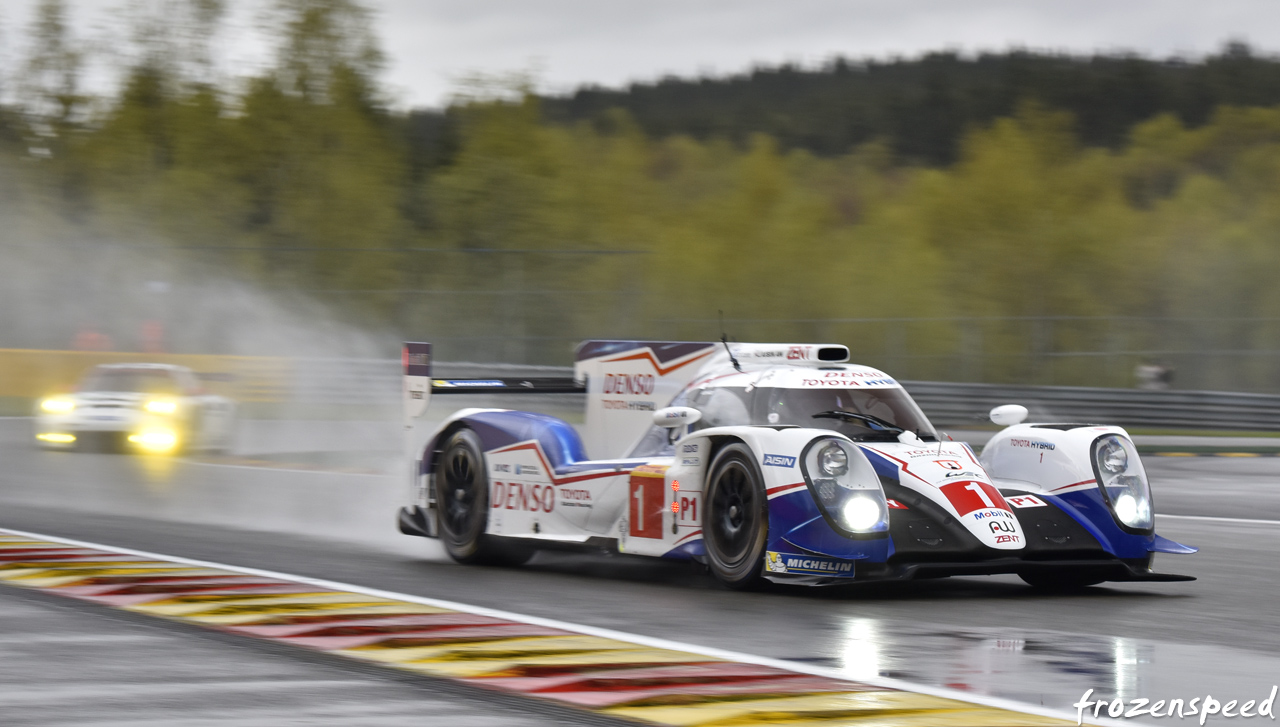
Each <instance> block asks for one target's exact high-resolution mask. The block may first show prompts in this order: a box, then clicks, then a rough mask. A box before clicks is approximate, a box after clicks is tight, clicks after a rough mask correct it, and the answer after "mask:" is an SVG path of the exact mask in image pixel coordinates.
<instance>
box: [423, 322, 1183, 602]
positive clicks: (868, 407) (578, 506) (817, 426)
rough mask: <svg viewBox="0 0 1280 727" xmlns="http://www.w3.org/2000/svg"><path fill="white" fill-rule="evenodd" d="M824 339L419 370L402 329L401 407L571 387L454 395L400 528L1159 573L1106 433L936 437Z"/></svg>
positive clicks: (744, 566)
mask: <svg viewBox="0 0 1280 727" xmlns="http://www.w3.org/2000/svg"><path fill="white" fill-rule="evenodd" d="M848 359H849V351H848V349H847V348H846V347H845V346H841V345H826V344H824V345H809V344H737V343H686V342H642V341H587V342H585V343H583V344H581V345H580V346H579V347H578V350H577V361H576V365H575V376H574V380H573V381H572V382H570V381H556V380H537V379H530V380H506V379H492V380H463V381H458V380H452V381H446V380H435V379H432V378H431V372H430V345H429V344H418V343H411V344H406V348H405V359H404V360H405V374H406V376H405V385H404V395H405V401H406V416H407V421H408V423H409V424H410V425H411V424H412V421H413V419H414V418H416V417H417V416H419V415H421V413H422V412H423V411H425V410H426V408H427V406H428V404H429V402H430V401H431V399H432V396H433V394H435V395H438V394H441V393H446V392H447V393H456V392H463V391H469V392H473V393H474V392H476V391H479V390H483V391H485V392H487V393H500V392H520V393H529V392H538V391H556V392H563V391H582V392H584V393H585V395H586V419H585V424H584V425H583V427H582V431H581V433H580V432H579V431H578V430H577V429H575V428H574V427H573V426H571V425H570V424H568V423H567V422H565V421H563V420H561V419H558V418H555V417H551V416H547V415H545V414H537V413H533V412H527V411H511V410H505V409H464V410H461V411H458V412H455V413H453V414H452V415H451V416H449V417H447V418H446V419H445V421H444V422H443V423H442V424H441V425H440V426H439V428H438V429H437V430H436V431H435V432H434V433H433V434H432V435H431V436H430V438H429V439H428V440H427V443H426V446H425V447H424V448H423V449H421V451H420V453H419V454H418V456H417V462H416V465H415V487H414V499H415V501H414V502H413V503H412V504H411V505H409V506H408V507H405V508H402V509H401V511H400V517H399V520H400V529H401V531H402V532H404V533H407V534H411V535H422V536H426V537H432V538H439V539H440V540H441V541H442V543H443V544H444V547H445V549H446V551H447V552H448V553H449V555H450V556H452V557H453V558H454V559H455V560H457V561H459V562H462V563H482V562H491V563H492V562H502V563H508V564H510V563H521V562H524V561H525V560H527V559H528V558H529V557H530V556H531V555H532V554H533V553H534V552H535V551H537V550H539V549H553V548H554V549H565V548H580V549H595V550H608V551H615V552H620V553H631V554H636V555H645V556H653V557H660V558H678V559H692V560H696V561H699V562H701V563H704V564H705V565H706V566H707V567H708V569H709V570H710V571H711V572H712V574H714V575H715V577H716V578H718V579H719V580H721V581H722V582H724V583H725V584H727V585H729V586H731V587H748V586H751V585H753V584H755V583H757V582H759V581H760V580H761V579H767V580H770V581H775V582H785V583H796V584H810V585H826V584H840V583H848V582H850V581H873V580H906V579H912V578H934V577H942V576H951V575H984V574H999V573H1005V574H1009V573H1011V574H1017V575H1018V576H1020V577H1021V578H1022V579H1023V580H1025V581H1026V582H1028V583H1030V584H1032V585H1034V586H1041V587H1080V586H1085V585H1091V584H1094V583H1099V582H1103V581H1177V580H1192V579H1191V578H1190V577H1188V576H1180V575H1172V574H1164V573H1156V572H1154V571H1153V570H1152V563H1153V556H1154V554H1155V553H1157V552H1159V553H1193V552H1195V550H1196V549H1195V548H1192V547H1188V546H1184V545H1181V544H1178V543H1175V542H1173V541H1170V540H1167V539H1165V538H1162V537H1160V536H1159V535H1156V534H1155V521H1154V510H1153V505H1152V498H1151V489H1150V484H1149V482H1148V480H1147V476H1146V472H1145V471H1144V469H1143V466H1142V462H1141V460H1140V458H1139V456H1138V452H1137V450H1136V449H1135V447H1134V445H1133V443H1132V441H1131V440H1130V438H1129V436H1128V434H1127V433H1126V432H1125V430H1123V429H1121V428H1119V427H1112V426H1096V425H1093V424H1057V423H1051V424H1023V423H1021V420H1022V419H1023V418H1025V416H1026V409H1025V408H1023V407H1020V406H1016V405H1010V406H1004V407H999V408H997V409H996V410H993V412H992V420H993V421H995V423H997V424H1001V425H1005V426H1006V428H1005V429H1003V430H1002V431H1000V432H999V433H998V434H996V435H995V437H993V438H992V439H991V440H990V442H989V443H988V444H987V445H986V447H985V448H984V449H983V452H982V456H981V457H979V456H977V455H976V454H975V453H974V451H973V450H972V449H971V448H970V447H969V445H967V444H964V443H959V442H951V441H942V440H941V439H940V438H939V436H938V434H937V432H936V431H935V430H934V428H933V426H932V425H931V424H930V423H929V420H928V419H927V418H926V417H925V415H924V414H923V412H921V411H920V408H919V407H918V406H917V405H916V403H915V402H914V401H913V400H912V398H911V396H910V395H909V394H908V393H907V392H906V390H905V389H903V387H902V386H901V385H900V384H899V383H898V382H897V381H895V380H894V379H893V378H891V377H890V376H888V375H887V374H885V373H883V372H881V371H878V370H876V369H873V368H868V367H865V366H857V365H852V364H850V363H848Z"/></svg>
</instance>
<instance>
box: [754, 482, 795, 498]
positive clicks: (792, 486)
mask: <svg viewBox="0 0 1280 727" xmlns="http://www.w3.org/2000/svg"><path fill="white" fill-rule="evenodd" d="M804 486H805V485H804V483H803V482H793V483H791V484H789V485H778V486H777V487H770V488H769V489H767V490H765V491H764V494H765V495H766V496H768V497H773V496H774V495H781V494H783V491H784V490H794V489H796V488H800V487H804Z"/></svg>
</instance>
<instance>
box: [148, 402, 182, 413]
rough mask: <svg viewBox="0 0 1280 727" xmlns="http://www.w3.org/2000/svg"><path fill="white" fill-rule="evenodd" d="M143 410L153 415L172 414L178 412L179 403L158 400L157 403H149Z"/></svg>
mask: <svg viewBox="0 0 1280 727" xmlns="http://www.w3.org/2000/svg"><path fill="white" fill-rule="evenodd" d="M143 408H144V409H146V410H147V411H149V412H151V413H152V414H172V413H174V412H175V411H177V410H178V402H176V401H170V400H168V399H156V400H155V401H148V402H147V405H146V406H144V407H143Z"/></svg>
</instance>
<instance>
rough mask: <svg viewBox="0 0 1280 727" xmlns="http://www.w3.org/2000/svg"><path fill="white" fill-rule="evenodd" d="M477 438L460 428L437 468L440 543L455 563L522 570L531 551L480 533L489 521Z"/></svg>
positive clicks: (450, 441) (531, 549) (484, 473)
mask: <svg viewBox="0 0 1280 727" xmlns="http://www.w3.org/2000/svg"><path fill="white" fill-rule="evenodd" d="M482 452H483V449H482V448H481V445H480V438H479V437H477V436H476V434H475V432H473V431H471V430H470V429H459V430H458V431H456V432H454V433H453V434H452V435H451V436H450V437H449V439H448V441H447V442H446V443H445V446H444V450H443V453H442V454H441V456H440V461H439V463H438V465H437V467H436V493H437V494H436V497H437V499H438V502H439V505H438V510H439V513H440V514H439V518H440V542H442V543H443V544H444V549H445V552H447V553H448V554H449V557H450V558H453V559H454V560H456V561H458V562H459V563H466V564H475V565H521V564H523V563H525V562H526V561H528V560H529V559H530V558H532V557H533V554H534V549H533V548H529V547H527V546H524V545H522V544H520V543H515V542H512V540H511V539H510V538H500V537H495V536H492V535H487V534H485V527H486V526H487V525H488V522H489V478H488V475H487V474H486V471H485V470H486V468H485V466H484V455H483V454H482Z"/></svg>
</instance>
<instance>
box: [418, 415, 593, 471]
mask: <svg viewBox="0 0 1280 727" xmlns="http://www.w3.org/2000/svg"><path fill="white" fill-rule="evenodd" d="M463 421H465V422H466V424H467V426H468V427H470V428H471V429H472V431H474V432H475V433H476V436H478V437H480V443H481V444H482V445H483V447H484V450H485V451H486V452H488V451H490V450H494V449H499V448H502V447H505V446H507V445H510V444H515V443H516V442H527V441H529V440H530V439H535V440H537V442H538V446H539V447H541V448H542V452H543V454H545V455H546V457H547V463H548V464H550V465H551V469H552V470H553V471H554V472H555V473H556V474H565V473H567V472H571V471H573V470H574V469H590V468H591V467H592V463H590V462H586V461H585V460H586V459H587V452H586V450H585V449H583V447H582V438H581V437H579V436H578V432H577V430H575V429H574V428H573V426H572V425H571V424H569V423H568V422H566V421H564V420H563V419H557V418H556V417H553V416H548V415H546V414H535V413H533V412H528V411H485V412H479V413H476V414H472V415H470V416H468V417H466V418H465V419H464V420H463ZM436 446H437V444H436V440H435V438H432V440H431V441H429V442H427V446H426V450H425V451H426V454H427V455H428V456H425V457H423V458H422V474H430V472H431V467H432V462H431V457H430V456H429V455H430V453H431V452H432V450H434V449H435V448H436Z"/></svg>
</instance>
